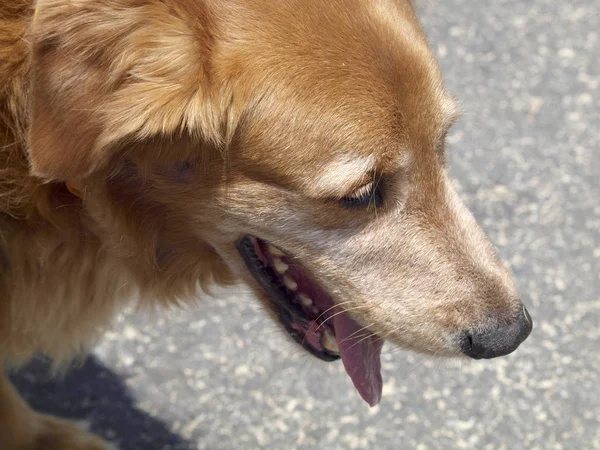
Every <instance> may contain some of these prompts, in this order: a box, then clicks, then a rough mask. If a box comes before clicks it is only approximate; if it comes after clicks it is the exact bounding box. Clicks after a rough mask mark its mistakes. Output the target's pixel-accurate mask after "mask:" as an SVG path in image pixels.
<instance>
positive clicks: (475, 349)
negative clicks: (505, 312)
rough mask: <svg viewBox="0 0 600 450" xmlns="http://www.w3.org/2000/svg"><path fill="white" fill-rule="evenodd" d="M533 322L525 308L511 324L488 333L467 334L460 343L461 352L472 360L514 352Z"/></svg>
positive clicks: (527, 334) (529, 330)
mask: <svg viewBox="0 0 600 450" xmlns="http://www.w3.org/2000/svg"><path fill="white" fill-rule="evenodd" d="M532 326H533V322H532V320H531V316H530V315H529V312H528V311H527V309H525V307H523V310H522V311H521V314H520V315H519V317H518V318H517V320H515V321H514V322H512V323H509V324H506V325H502V326H500V327H498V328H495V329H493V330H490V331H483V332H478V331H476V332H467V333H466V334H465V336H464V338H463V339H462V342H461V350H462V352H463V353H464V354H465V355H467V356H470V357H471V358H473V359H483V358H486V359H487V358H495V357H497V356H504V355H508V354H509V353H512V352H514V351H515V350H516V349H517V347H518V346H519V344H521V342H523V341H524V340H525V339H527V336H529V333H531V328H532Z"/></svg>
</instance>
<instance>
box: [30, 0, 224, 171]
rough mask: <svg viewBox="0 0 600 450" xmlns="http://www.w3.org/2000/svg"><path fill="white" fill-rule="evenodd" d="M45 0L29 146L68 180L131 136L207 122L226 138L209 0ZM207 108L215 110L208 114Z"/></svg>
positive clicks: (36, 46)
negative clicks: (211, 90) (211, 103)
mask: <svg viewBox="0 0 600 450" xmlns="http://www.w3.org/2000/svg"><path fill="white" fill-rule="evenodd" d="M187 3H190V4H194V5H191V6H186V8H191V10H187V9H186V10H183V9H178V8H177V7H175V6H174V5H173V4H172V2H168V1H157V0H147V1H144V2H140V1H138V0H113V1H111V2H90V1H88V0H39V1H38V3H37V11H36V17H35V18H34V21H33V24H32V32H31V40H32V60H31V80H32V87H31V95H32V103H31V108H32V109H31V126H30V134H29V156H30V163H31V171H32V173H33V174H34V175H36V176H39V177H42V178H45V179H48V180H59V181H64V180H68V179H73V178H83V177H85V176H87V175H89V174H91V173H93V172H94V171H96V170H99V169H101V168H103V167H105V166H106V165H107V163H108V161H109V160H110V159H111V157H112V156H113V154H114V153H115V152H116V151H117V150H119V149H122V148H123V147H124V146H126V145H127V144H128V143H131V142H137V141H140V140H143V139H145V138H149V137H153V136H155V135H157V134H166V135H168V134H172V133H181V132H184V131H192V130H193V131H194V132H198V130H202V133H203V134H204V135H205V137H206V138H208V139H211V140H218V139H219V138H218V133H219V125H218V121H219V119H218V118H217V117H216V114H215V113H214V110H215V108H209V107H208V106H207V105H206V103H207V98H206V97H207V95H206V79H205V78H206V76H205V74H206V70H205V69H206V68H205V59H206V57H207V55H209V54H210V52H209V48H208V46H209V45H210V39H209V33H208V31H207V29H208V27H209V24H208V23H207V22H208V17H209V15H208V14H207V13H206V11H202V10H201V9H202V7H201V5H198V3H201V2H187ZM205 111H213V112H211V114H205Z"/></svg>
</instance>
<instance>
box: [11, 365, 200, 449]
mask: <svg viewBox="0 0 600 450" xmlns="http://www.w3.org/2000/svg"><path fill="white" fill-rule="evenodd" d="M9 378H10V380H11V381H12V383H13V384H14V386H15V388H16V389H17V390H18V391H19V393H20V394H21V395H22V396H23V398H24V399H25V400H26V401H27V402H28V403H29V404H30V405H31V406H32V407H33V408H34V409H35V410H36V411H39V412H43V413H48V414H52V415H55V416H59V417H62V418H67V419H71V420H75V421H84V422H85V423H86V424H88V425H89V429H90V430H91V431H93V432H94V433H96V434H97V435H100V436H102V437H104V438H105V439H108V440H109V441H111V442H113V443H114V444H116V445H117V446H118V448H119V449H120V450H142V449H143V450H193V449H195V448H197V447H194V446H192V444H191V443H190V442H187V441H185V440H184V439H183V438H182V437H180V436H178V435H176V434H174V433H173V432H171V431H170V430H169V428H168V426H167V425H166V424H165V423H163V422H161V421H160V420H157V419H156V418H154V417H152V416H150V415H148V414H147V413H145V412H143V411H141V410H139V409H138V408H136V406H135V401H134V399H133V398H132V397H131V396H130V395H129V394H128V392H127V388H126V387H125V385H124V384H123V382H122V381H121V379H120V378H119V377H118V376H117V375H116V374H115V373H113V372H111V371H110V370H109V369H107V368H106V367H104V366H103V365H102V363H101V362H100V361H98V359H96V358H94V357H93V356H89V357H88V358H87V359H86V360H85V362H84V363H83V364H82V365H80V366H76V367H73V368H71V369H69V370H68V372H66V374H65V375H62V376H53V373H52V370H51V366H50V364H49V363H48V362H47V361H45V360H42V359H36V360H34V361H33V362H32V363H30V364H29V365H28V366H26V367H24V368H23V369H21V370H19V371H16V372H14V373H12V374H10V376H9Z"/></svg>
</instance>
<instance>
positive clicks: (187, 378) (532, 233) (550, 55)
mask: <svg viewBox="0 0 600 450" xmlns="http://www.w3.org/2000/svg"><path fill="white" fill-rule="evenodd" d="M417 3H418V4H419V10H420V13H421V18H422V21H423V23H424V26H425V28H426V30H427V32H428V34H429V36H430V40H431V45H432V46H433V48H434V49H435V51H436V53H437V55H438V56H439V59H440V63H441V66H442V69H443V72H444V75H445V79H446V82H447V85H448V88H449V90H450V91H451V92H452V93H454V94H455V95H456V96H457V97H458V98H459V99H460V100H461V103H462V108H463V110H464V112H465V115H464V117H463V119H462V120H461V121H460V122H459V123H458V124H457V125H456V126H455V128H454V130H453V132H452V133H451V135H450V137H449V161H450V173H451V175H452V177H453V179H454V180H455V181H456V184H457V186H458V188H459V191H460V192H461V193H462V196H463V198H464V199H465V201H466V203H467V204H468V206H469V207H470V209H471V210H472V211H473V213H474V214H475V216H476V217H477V219H478V220H479V222H480V223H481V224H482V226H483V228H484V229H485V230H486V232H487V233H488V235H489V236H490V238H491V240H492V241H493V242H494V243H495V244H496V245H497V246H498V248H499V252H500V255H501V257H502V258H503V259H504V260H506V261H507V263H508V264H509V265H510V266H511V268H512V270H513V271H514V274H515V277H516V282H517V284H518V287H519V289H520V292H521V294H522V296H523V300H524V303H525V304H526V305H527V307H528V309H529V311H530V312H531V315H532V316H533V319H534V323H535V325H534V331H533V333H532V335H531V336H530V338H529V339H528V340H527V341H526V342H525V343H524V344H523V345H522V346H521V347H520V348H519V350H518V351H517V352H515V353H514V354H512V355H510V356H508V357H505V358H500V359H496V360H491V361H480V362H462V363H459V362H452V361H440V360H432V359H429V358H426V357H422V356H419V355H416V354H411V353H408V352H405V351H401V350H398V349H395V348H393V347H392V346H389V345H387V346H386V347H385V348H384V352H383V357H382V363H383V376H384V380H385V385H384V396H383V400H382V402H381V404H380V405H378V406H377V407H375V408H372V409H371V408H368V406H367V405H366V404H365V403H364V402H363V401H362V400H361V399H360V397H359V396H358V394H357V393H356V392H355V390H354V389H353V387H352V385H351V381H350V379H349V378H348V377H347V376H346V375H345V373H344V370H343V367H342V365H341V363H337V364H325V363H319V362H318V361H316V360H314V359H312V358H310V357H308V356H307V354H306V353H304V352H303V351H301V350H299V349H298V348H297V347H296V346H295V345H293V344H291V343H289V342H288V341H286V340H285V339H284V338H283V336H282V335H281V334H280V332H279V331H278V329H277V327H275V326H274V324H273V323H272V322H271V321H270V320H269V319H267V318H266V317H265V314H264V313H263V312H262V311H261V310H260V308H259V307H258V304H257V301H255V300H254V299H253V298H252V296H251V295H249V294H248V293H247V292H245V291H244V290H242V289H240V288H238V289H232V290H229V291H226V292H219V295H218V297H217V298H209V299H205V300H203V301H202V302H201V305H200V306H198V307H190V308H188V309H186V310H184V311H173V312H170V313H163V314H160V315H158V316H156V317H145V316H140V315H133V316H132V315H130V314H124V315H121V316H119V318H118V320H117V323H116V324H115V328H114V330H113V331H111V332H109V333H108V334H107V335H106V336H105V338H103V340H102V341H101V342H99V344H98V346H97V348H96V350H95V352H94V355H93V357H91V358H90V359H88V360H87V362H85V363H84V364H83V365H82V366H81V367H79V368H75V369H73V370H72V371H70V372H69V374H67V376H66V378H64V379H63V381H60V382H57V381H53V380H52V379H50V378H49V377H48V375H47V367H46V366H45V365H44V364H43V363H42V362H36V363H35V364H33V365H32V366H30V367H28V368H27V369H26V370H24V371H22V372H21V373H19V374H17V375H16V376H15V377H13V379H14V380H15V382H16V384H17V385H18V387H19V389H20V390H21V391H22V392H23V393H24V395H25V396H26V397H27V398H28V399H29V400H30V401H31V402H32V403H33V404H34V406H36V407H37V408H38V409H41V410H45V411H51V412H54V413H56V414H59V415H62V416H66V417H73V418H77V419H80V420H83V421H86V422H87V423H89V424H90V426H91V427H92V429H93V430H95V431H97V432H99V433H101V434H103V435H104V436H106V437H108V438H109V439H112V440H113V441H114V442H115V443H117V444H119V445H120V447H121V449H123V450H126V449H127V450H129V449H130V450H139V449H149V450H155V449H156V450H166V449H182V450H183V449H211V450H213V449H214V450H217V449H223V450H234V449H285V450H288V449H330V450H335V449H377V450H380V449H417V450H425V449H494V450H496V449H507V450H518V449H528V450H530V449H531V450H533V449H557V450H558V449H578V450H580V449H600V120H599V119H600V100H599V94H598V92H599V83H600V43H599V34H600V33H599V32H600V12H599V11H600V1H599V0H593V1H590V0H572V1H569V2H563V1H552V0H532V1H526V2H525V1H517V0H495V1H493V2H491V1H490V2H482V1H479V2H474V1H467V0H464V1H462V0H437V1H433V0H423V1H418V2H417Z"/></svg>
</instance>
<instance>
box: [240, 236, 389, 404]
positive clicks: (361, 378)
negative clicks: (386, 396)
mask: <svg viewBox="0 0 600 450" xmlns="http://www.w3.org/2000/svg"><path fill="white" fill-rule="evenodd" d="M237 248H238V251H239V252H240V255H241V256H242V258H243V259H244V262H245V263H246V266H247V267H248V270H249V271H250V273H251V274H252V276H253V277H254V278H255V279H256V281H257V282H258V283H259V285H260V286H261V288H262V289H263V290H264V291H265V292H266V293H267V295H268V296H269V298H270V299H271V300H272V303H273V305H274V307H275V309H276V310H277V311H278V314H279V320H280V321H281V323H282V324H283V326H284V328H285V330H286V331H287V332H288V333H289V334H290V336H291V337H292V338H293V339H294V340H295V341H296V342H298V343H299V344H300V345H302V347H303V348H304V349H305V350H307V351H308V352H309V353H311V354H312V355H314V356H316V357H317V358H319V359H322V360H324V361H335V360H337V359H339V358H341V359H342V362H343V363H344V367H345V368H346V371H347V372H348V375H350V378H351V379H352V382H353V383H354V386H355V387H356V389H357V390H358V392H359V394H360V395H361V397H362V398H363V399H364V400H365V401H366V402H367V403H369V404H370V405H371V406H374V405H376V404H377V403H379V400H380V399H381V391H382V385H383V383H382V378H381V361H380V354H381V348H382V347H383V340H382V339H381V338H379V337H378V336H376V335H374V334H373V333H371V332H370V331H369V330H368V329H366V328H365V327H362V326H361V325H359V324H358V323H357V322H355V321H354V320H353V319H352V318H351V317H350V315H349V314H348V313H347V312H346V311H345V310H344V309H343V308H341V307H340V306H337V304H336V303H335V301H334V300H333V298H332V297H331V296H330V295H329V294H327V292H325V291H324V290H323V289H322V288H320V287H319V285H318V284H317V283H316V282H315V281H313V280H312V279H311V277H310V276H309V275H308V273H307V271H306V270H305V269H304V268H303V267H302V266H301V265H300V264H299V263H298V262H297V261H296V260H295V259H294V258H292V257H290V256H289V255H288V254H287V253H286V252H284V251H283V250H281V249H280V248H278V247H276V246H274V245H272V244H270V243H268V242H266V241H264V240H262V239H259V238H257V237H255V236H250V235H246V236H244V237H243V238H241V239H240V240H239V241H238V242H237Z"/></svg>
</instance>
